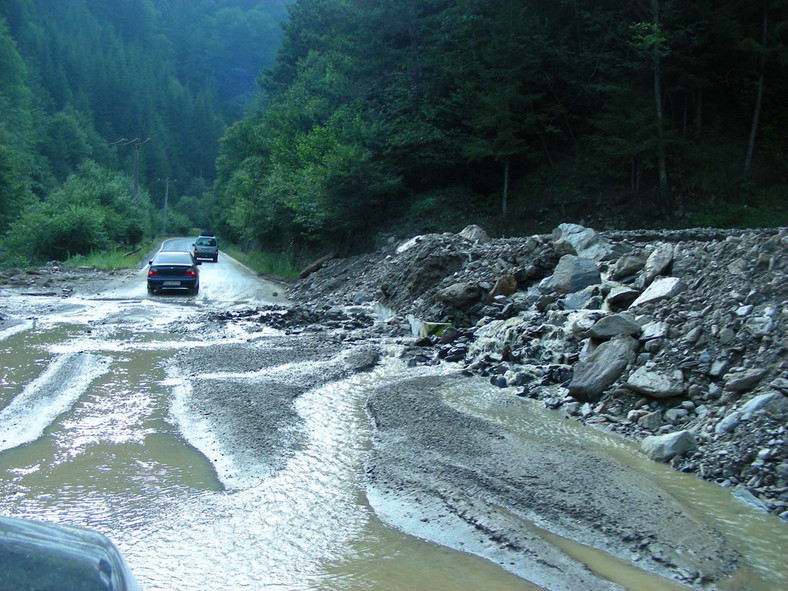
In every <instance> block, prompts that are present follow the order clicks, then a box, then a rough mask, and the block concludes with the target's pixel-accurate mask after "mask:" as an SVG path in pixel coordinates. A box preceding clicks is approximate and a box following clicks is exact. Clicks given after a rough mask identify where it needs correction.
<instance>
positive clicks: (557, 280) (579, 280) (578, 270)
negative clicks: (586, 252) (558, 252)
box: [552, 254, 602, 294]
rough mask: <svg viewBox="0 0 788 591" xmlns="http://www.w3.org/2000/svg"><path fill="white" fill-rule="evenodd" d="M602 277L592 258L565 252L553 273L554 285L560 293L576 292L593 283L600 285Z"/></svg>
mask: <svg viewBox="0 0 788 591" xmlns="http://www.w3.org/2000/svg"><path fill="white" fill-rule="evenodd" d="M601 280H602V278H601V275H600V273H599V269H598V268H597V266H596V263H594V261H592V260H591V259H586V258H581V257H578V256H575V255H572V254H565V255H564V256H562V257H561V260H560V261H559V262H558V266H557V267H556V268H555V273H553V279H552V287H553V289H554V290H555V291H557V292H559V293H564V294H567V293H574V292H577V291H580V290H582V289H584V288H586V287H589V286H591V285H599V283H600V282H601Z"/></svg>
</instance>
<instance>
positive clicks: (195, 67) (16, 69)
mask: <svg viewBox="0 0 788 591" xmlns="http://www.w3.org/2000/svg"><path fill="white" fill-rule="evenodd" d="M284 2H285V0H275V1H273V2H259V1H250V0H235V1H233V0H188V1H187V0H70V1H69V2H62V1H61V0H4V1H3V2H2V4H0V58H2V59H1V61H0V64H2V67H0V107H2V109H1V110H0V203H1V205H0V231H3V232H9V231H10V232H9V239H10V240H11V242H13V239H14V236H15V235H17V234H19V232H21V231H22V230H23V229H28V230H29V229H31V228H32V229H36V228H39V225H38V224H36V223H35V219H37V217H40V216H41V215H45V214H46V212H47V211H48V210H50V209H51V208H52V204H51V203H50V202H51V201H58V202H60V201H61V200H62V198H63V195H64V194H71V195H74V194H76V193H75V192H74V190H73V187H72V188H71V189H69V185H73V184H74V183H75V182H77V183H78V182H80V181H84V182H88V183H90V182H93V181H95V179H96V178H97V175H98V177H101V178H114V177H115V176H116V175H122V176H125V177H126V178H125V179H124V180H122V181H119V185H118V187H119V190H121V189H120V188H121V187H123V188H128V187H131V186H132V185H133V184H134V180H133V179H132V178H130V177H133V175H134V174H135V170H138V175H139V176H138V178H139V186H140V191H139V194H138V195H137V198H138V200H139V203H137V204H136V206H135V207H136V210H137V211H138V215H139V216H140V217H139V219H136V220H135V224H138V225H139V226H140V228H139V229H140V230H141V231H142V233H143V234H146V235H151V234H152V233H154V232H157V231H160V230H161V227H162V219H161V217H162V211H161V210H162V207H163V199H164V194H165V184H168V185H169V198H170V202H169V206H170V211H169V214H168V226H169V228H171V229H173V230H176V231H178V230H180V231H190V229H191V228H192V227H193V226H202V225H206V226H207V225H209V224H210V214H211V211H210V210H211V208H212V206H213V198H212V194H211V186H212V184H213V179H214V175H215V160H216V157H217V155H218V149H219V144H218V140H219V138H220V137H221V136H222V135H223V134H224V133H225V130H226V128H227V126H228V125H229V124H230V123H231V122H232V121H234V120H236V119H238V118H239V117H241V115H242V109H243V108H245V106H246V105H247V104H248V103H249V102H250V101H252V100H254V98H255V94H256V88H257V87H256V85H255V79H256V78H257V77H258V76H259V73H260V71H261V69H263V68H264V67H267V66H271V65H273V63H274V56H275V52H276V49H277V47H278V46H279V43H280V40H281V36H282V31H281V24H280V23H281V20H282V19H283V18H285V16H286V13H285V10H284ZM135 140H136V141H135ZM148 140H149V141H148ZM143 142H144V143H143ZM88 162H92V163H93V164H95V165H96V166H98V167H99V168H100V169H101V170H100V171H96V170H95V167H94V166H93V164H89V165H88V168H87V169H85V168H84V166H85V165H86V163H88ZM88 169H89V170H92V171H93V172H91V173H90V174H88V175H87V177H86V176H85V171H86V170H88ZM88 179H91V180H90V181H89V180H88ZM167 179H169V180H171V181H176V182H172V183H167ZM113 182H114V181H113ZM84 189H85V191H86V192H88V193H90V192H91V189H90V188H89V187H85V188H84ZM76 192H77V193H78V192H80V191H76ZM116 197H117V198H119V199H120V198H121V196H120V195H117V196H116ZM181 201H182V203H181ZM63 205H64V204H63V203H60V206H63ZM65 205H66V206H68V207H70V206H72V205H74V206H76V207H83V206H84V203H82V202H80V201H79V200H78V199H77V203H72V202H70V201H68V200H67V203H66V204H65ZM31 208H32V209H31ZM89 209H90V211H91V213H90V215H89V216H88V218H89V219H88V218H85V219H83V221H82V222H77V221H76V220H74V223H75V224H77V225H79V224H82V225H84V224H85V223H87V224H88V225H89V226H90V227H91V228H92V229H93V230H95V232H93V235H95V236H100V235H103V231H102V230H100V229H101V228H102V227H104V225H105V224H106V223H107V219H106V217H105V216H104V213H105V212H104V213H103V212H102V211H100V210H94V209H92V208H89ZM23 213H24V215H23ZM114 213H120V214H125V213H128V212H127V211H126V209H125V208H120V209H118V210H116V211H114ZM20 216H22V217H20ZM61 221H62V220H61ZM69 227H71V225H67V226H62V227H61V228H60V229H59V232H58V234H64V233H68V229H67V228H69ZM116 230H117V231H114V230H113V231H112V232H110V234H111V235H113V236H114V237H115V238H117V237H118V236H121V235H122V236H126V237H127V238H129V239H130V238H131V237H132V236H136V235H137V234H138V232H136V231H135V232H132V233H131V234H129V233H127V232H125V231H122V230H121V229H116ZM44 234H45V232H44V231H43V230H42V231H41V235H38V234H35V233H34V234H33V235H31V236H28V239H29V240H31V241H38V242H40V243H41V244H44V243H45V242H46V241H47V240H48V237H47V236H45V235H44ZM113 240H114V238H113ZM10 246H11V245H10V243H9V244H8V245H6V249H5V250H6V252H5V253H4V254H5V258H8V259H9V260H12V259H14V257H17V258H18V259H19V261H18V262H22V263H24V262H25V261H28V262H35V261H38V260H40V257H41V256H42V255H43V254H44V252H43V251H41V249H39V246H40V245H39V246H36V247H33V246H31V247H29V248H23V247H24V245H19V244H16V243H14V244H13V246H14V247H13V248H10ZM62 246H65V245H62ZM104 246H106V243H105V242H104V241H103V240H96V241H88V242H86V243H85V244H83V245H82V246H81V247H80V248H78V250H77V252H75V251H71V250H69V249H67V248H60V249H59V251H60V252H65V251H66V250H69V252H71V254H78V253H80V252H84V251H85V249H87V250H88V251H89V250H90V249H100V248H103V247H104ZM20 248H23V250H21V251H20V250H19V249H20ZM46 250H47V249H46V248H44V251H46ZM56 250H58V249H56ZM48 256H51V255H48Z"/></svg>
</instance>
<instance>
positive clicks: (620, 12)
mask: <svg viewBox="0 0 788 591" xmlns="http://www.w3.org/2000/svg"><path fill="white" fill-rule="evenodd" d="M289 11H290V18H289V20H288V24H287V26H286V29H285V37H284V40H283V43H282V46H281V49H280V51H279V54H278V59H277V63H276V65H275V66H274V67H273V68H271V69H269V70H268V71H267V72H266V73H265V76H264V77H263V80H262V86H263V89H264V90H265V91H266V93H267V94H266V96H267V97H268V98H267V100H266V102H264V103H263V105H262V106H261V108H260V109H259V110H258V111H257V112H255V113H252V114H249V115H247V116H246V117H245V118H244V119H243V120H242V121H240V122H238V123H236V124H235V125H234V126H233V127H232V128H231V129H230V131H229V132H228V133H227V135H226V136H225V138H224V140H223V149H222V154H221V155H220V158H219V160H218V180H217V193H218V199H219V200H220V202H221V203H222V204H223V206H222V211H223V212H224V213H225V215H224V216H223V218H222V226H223V229H224V231H225V232H227V233H228V234H231V235H233V236H235V237H238V238H257V239H263V240H265V241H267V242H268V243H269V244H270V243H271V242H272V241H274V243H276V244H277V245H279V246H286V245H289V244H293V243H305V244H313V245H314V244H318V245H319V244H324V243H326V244H328V243H330V244H337V243H339V244H345V245H348V244H351V245H354V246H355V245H358V244H359V243H360V242H361V240H360V239H361V238H362V237H364V236H367V237H369V236H370V235H371V234H372V233H374V232H375V231H376V230H379V229H380V227H381V226H382V225H383V224H385V223H387V222H389V221H390V220H391V219H392V217H397V216H398V219H399V220H400V222H403V216H405V217H406V218H407V217H408V216H411V217H417V218H421V220H413V221H414V223H415V224H416V226H418V222H419V221H420V222H421V223H422V225H425V224H424V222H426V221H427V220H426V218H428V217H439V218H440V217H448V215H449V214H450V213H451V211H452V210H455V211H456V210H460V209H461V208H463V207H466V206H471V207H473V208H475V210H476V211H484V210H485V207H486V208H487V211H490V212H493V211H498V212H499V213H501V214H508V215H506V216H505V217H512V216H513V217H516V216H518V215H519V216H521V217H529V216H530V217H535V216H537V215H538V213H539V212H540V211H544V210H561V211H564V210H565V208H566V207H569V206H571V207H574V208H575V209H578V210H580V211H583V210H586V211H589V212H591V211H592V210H597V209H598V206H599V204H600V201H604V203H606V204H608V205H609V206H610V207H611V211H612V213H613V214H614V213H615V211H614V210H613V208H614V207H615V206H621V205H622V204H623V205H624V206H626V207H630V208H631V207H633V206H634V205H636V204H640V205H642V206H643V207H645V208H646V210H647V211H649V212H652V213H654V212H658V213H660V214H665V215H667V214H670V213H675V212H683V213H684V214H685V215H688V216H691V217H689V218H688V219H687V223H722V224H730V223H769V220H775V219H776V218H775V215H774V214H777V217H779V216H783V217H782V219H783V220H784V219H785V218H784V216H785V191H786V181H788V170H787V169H786V160H785V153H786V139H785V138H786V134H785V133H784V131H785V129H786V123H788V121H787V120H786V118H787V117H788V108H786V105H788V103H786V102H785V100H784V97H785V96H787V94H786V91H788V76H786V66H787V65H788V53H787V51H788V50H787V49H786V40H787V39H788V2H786V1H785V0H764V1H763V2H759V3H746V2H740V1H738V0H693V1H691V2H687V1H686V0H633V1H631V2H619V1H615V0H603V1H600V0H549V1H547V0H544V1H542V0H534V1H533V2H530V1H529V2H522V1H518V0H457V1H456V2H442V1H440V0H379V1H377V2H368V1H366V0H342V1H337V2H323V1H319V0H299V1H296V2H294V3H293V4H292V5H290V6H289ZM781 131H782V133H781ZM510 195H511V196H510ZM446 196H450V198H449V199H447V198H446ZM512 202H513V203H514V207H512V205H511V203H512ZM493 204H494V205H493ZM507 208H508V211H507ZM513 211H514V213H512V212H513ZM744 214H747V215H744ZM756 214H760V217H758V216H757V215H756ZM748 215H749V218H748V219H745V218H747V216H748ZM468 221H472V220H468ZM349 237H353V240H350V241H348V240H347V239H348V238H349Z"/></svg>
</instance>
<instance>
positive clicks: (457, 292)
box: [435, 283, 481, 310]
mask: <svg viewBox="0 0 788 591" xmlns="http://www.w3.org/2000/svg"><path fill="white" fill-rule="evenodd" d="M480 297H481V290H480V289H479V288H478V287H477V286H475V285H471V284H470V283H455V284H454V285H450V286H449V287H446V288H445V289H442V290H440V291H439V292H438V293H437V294H436V295H435V299H437V300H438V301H439V302H443V303H444V304H446V305H448V306H451V307H452V308H458V309H460V310H462V309H464V308H467V307H469V306H470V305H471V304H474V303H476V302H477V301H479V298H480Z"/></svg>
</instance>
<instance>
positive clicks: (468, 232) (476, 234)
mask: <svg viewBox="0 0 788 591" xmlns="http://www.w3.org/2000/svg"><path fill="white" fill-rule="evenodd" d="M460 236H462V237H463V238H465V239H466V240H470V241H471V242H480V243H482V244H485V243H487V242H489V241H490V237H489V236H488V235H487V232H485V231H484V230H483V229H482V228H481V226H477V225H476V224H471V225H470V226H465V227H464V228H463V229H462V231H461V232H460Z"/></svg>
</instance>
